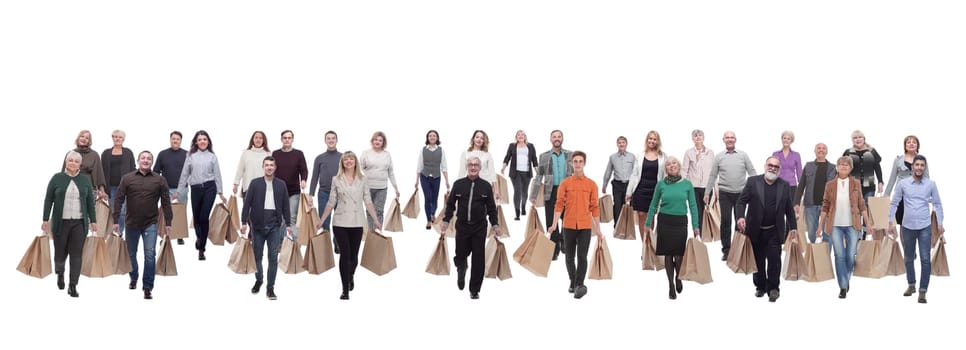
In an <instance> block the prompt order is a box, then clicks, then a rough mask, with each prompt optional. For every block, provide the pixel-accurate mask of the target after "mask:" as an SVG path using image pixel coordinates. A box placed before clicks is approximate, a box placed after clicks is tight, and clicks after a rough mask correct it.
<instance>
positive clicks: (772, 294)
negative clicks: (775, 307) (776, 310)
mask: <svg viewBox="0 0 966 350" xmlns="http://www.w3.org/2000/svg"><path fill="white" fill-rule="evenodd" d="M775 300H778V289H772V290H770V291H769V292H768V301H769V302H772V303H774V302H775Z"/></svg>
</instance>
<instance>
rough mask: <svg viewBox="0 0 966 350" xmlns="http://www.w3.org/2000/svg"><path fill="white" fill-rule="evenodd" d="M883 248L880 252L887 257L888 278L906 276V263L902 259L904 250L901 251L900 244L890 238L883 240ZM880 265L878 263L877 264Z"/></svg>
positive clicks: (886, 271)
mask: <svg viewBox="0 0 966 350" xmlns="http://www.w3.org/2000/svg"><path fill="white" fill-rule="evenodd" d="M880 244H881V246H880V248H879V251H880V252H882V253H883V256H884V257H887V259H888V263H886V264H885V265H886V267H885V275H886V276H905V275H906V261H905V259H903V257H902V250H900V249H899V242H897V241H896V240H894V239H892V238H891V237H889V238H883V239H882V241H881V243H880ZM876 264H878V262H876Z"/></svg>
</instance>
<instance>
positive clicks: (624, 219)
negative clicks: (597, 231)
mask: <svg viewBox="0 0 966 350" xmlns="http://www.w3.org/2000/svg"><path fill="white" fill-rule="evenodd" d="M634 221H636V216H635V212H634V209H633V208H631V205H630V204H624V207H623V208H622V209H621V215H620V216H619V217H618V218H617V226H615V227H614V238H617V239H624V240H631V241H633V240H635V239H637V226H636V225H635V223H634Z"/></svg>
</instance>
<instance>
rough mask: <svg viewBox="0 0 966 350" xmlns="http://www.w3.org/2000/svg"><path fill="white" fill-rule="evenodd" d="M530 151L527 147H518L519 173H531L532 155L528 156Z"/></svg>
mask: <svg viewBox="0 0 966 350" xmlns="http://www.w3.org/2000/svg"><path fill="white" fill-rule="evenodd" d="M529 152H530V149H529V148H527V146H523V147H520V146H517V171H520V172H524V173H525V172H529V171H530V158H529V157H530V155H529V154H528V153H529Z"/></svg>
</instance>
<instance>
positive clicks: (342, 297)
mask: <svg viewBox="0 0 966 350" xmlns="http://www.w3.org/2000/svg"><path fill="white" fill-rule="evenodd" d="M339 299H341V300H349V292H342V295H340V296H339Z"/></svg>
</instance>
